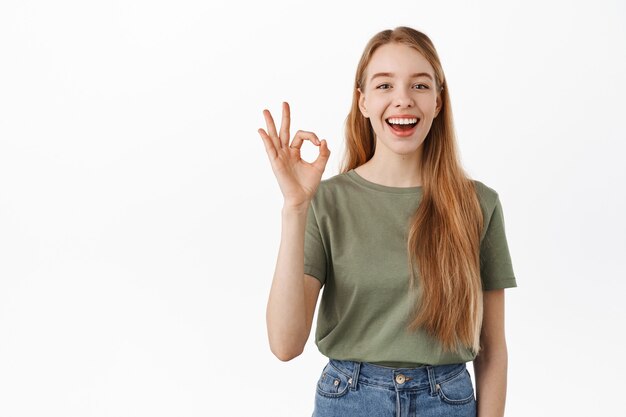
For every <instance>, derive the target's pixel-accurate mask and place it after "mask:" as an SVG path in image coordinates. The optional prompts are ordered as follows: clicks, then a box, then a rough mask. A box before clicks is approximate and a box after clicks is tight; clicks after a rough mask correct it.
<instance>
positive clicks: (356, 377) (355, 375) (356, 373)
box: [350, 362, 361, 391]
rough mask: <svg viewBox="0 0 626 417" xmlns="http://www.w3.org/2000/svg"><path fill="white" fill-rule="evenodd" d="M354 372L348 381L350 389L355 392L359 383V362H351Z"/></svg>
mask: <svg viewBox="0 0 626 417" xmlns="http://www.w3.org/2000/svg"><path fill="white" fill-rule="evenodd" d="M353 363H354V370H353V372H352V378H351V379H350V389H351V390H352V391H356V390H357V389H358V385H357V382H358V381H359V373H360V372H361V362H353Z"/></svg>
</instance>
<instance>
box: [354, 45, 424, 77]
mask: <svg viewBox="0 0 626 417" xmlns="http://www.w3.org/2000/svg"><path fill="white" fill-rule="evenodd" d="M379 72H389V73H393V74H396V76H398V77H404V76H409V75H410V74H414V73H419V72H426V73H428V74H430V75H431V76H433V77H434V75H435V71H434V70H433V67H432V65H430V62H428V60H427V59H426V58H425V57H424V55H422V54H421V53H419V52H418V51H417V50H415V49H413V48H411V47H410V46H407V45H403V44H399V43H388V44H385V45H382V46H380V47H379V48H378V49H376V51H374V54H373V55H372V58H371V59H370V62H369V63H368V64H367V68H366V69H365V74H366V77H367V79H368V80H369V78H370V77H371V76H372V74H376V73H379Z"/></svg>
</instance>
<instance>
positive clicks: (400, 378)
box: [396, 374, 406, 384]
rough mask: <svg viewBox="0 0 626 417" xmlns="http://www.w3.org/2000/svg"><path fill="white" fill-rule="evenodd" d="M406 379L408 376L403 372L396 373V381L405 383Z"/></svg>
mask: <svg viewBox="0 0 626 417" xmlns="http://www.w3.org/2000/svg"><path fill="white" fill-rule="evenodd" d="M404 381H406V377H405V376H404V375H402V374H398V375H396V382H397V383H398V384H404Z"/></svg>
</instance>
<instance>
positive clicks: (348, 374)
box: [313, 359, 476, 417]
mask: <svg viewBox="0 0 626 417" xmlns="http://www.w3.org/2000/svg"><path fill="white" fill-rule="evenodd" d="M353 416H354V417H356V416H358V417H364V416H372V417H418V416H419V417H436V416H446V417H457V416H458V417H461V416H462V417H476V398H475V396H474V386H473V385H472V379H471V375H470V373H469V371H468V370H467V367H466V365H465V363H455V364H451V365H426V366H423V367H420V368H389V367H385V366H379V365H374V364H371V363H368V362H354V361H345V360H335V359H329V361H328V363H327V364H326V366H325V367H324V370H323V371H322V374H321V375H320V377H319V380H318V381H317V392H316V394H315V409H314V411H313V417H353Z"/></svg>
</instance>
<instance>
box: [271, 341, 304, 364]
mask: <svg viewBox="0 0 626 417" xmlns="http://www.w3.org/2000/svg"><path fill="white" fill-rule="evenodd" d="M270 350H271V351H272V353H273V354H274V356H276V357H277V358H278V359H279V360H280V361H282V362H289V361H290V360H292V359H294V358H297V357H298V356H300V355H301V354H302V352H304V347H302V348H288V347H277V346H272V345H270Z"/></svg>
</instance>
